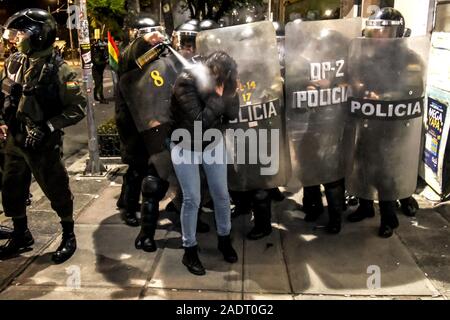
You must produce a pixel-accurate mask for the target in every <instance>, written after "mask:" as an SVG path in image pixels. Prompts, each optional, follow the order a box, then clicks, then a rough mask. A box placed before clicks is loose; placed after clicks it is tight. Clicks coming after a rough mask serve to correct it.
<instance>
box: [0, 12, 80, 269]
mask: <svg viewBox="0 0 450 320" xmlns="http://www.w3.org/2000/svg"><path fill="white" fill-rule="evenodd" d="M5 29H6V30H5V32H4V34H3V36H4V37H5V38H8V39H9V40H10V41H13V42H16V43H17V48H18V51H19V52H18V53H15V54H13V55H12V56H11V57H9V58H8V60H7V61H6V63H5V68H4V70H3V71H2V76H1V85H2V91H3V93H4V94H5V102H4V104H3V108H2V109H3V112H2V117H1V120H0V121H1V123H0V124H1V125H0V136H1V137H2V138H4V139H6V147H5V172H4V176H3V188H2V196H3V207H4V210H5V214H6V216H8V217H11V218H12V221H13V225H14V231H13V233H12V235H11V238H10V240H9V241H8V242H7V243H6V244H5V245H4V246H2V247H1V248H0V256H1V257H2V258H6V257H9V256H11V255H14V254H16V253H18V252H20V251H21V250H22V249H24V248H27V247H31V246H32V245H33V243H34V239H33V237H32V235H31V233H30V231H29V229H28V224H27V216H26V205H25V200H26V198H27V196H28V190H29V186H30V181H31V174H33V176H34V177H35V179H36V181H37V183H38V184H39V186H40V187H41V189H42V190H43V191H44V193H45V195H46V196H47V197H48V198H49V200H50V203H51V206H52V208H53V210H55V211H56V213H57V214H58V216H59V217H60V219H61V225H62V229H63V234H62V242H61V244H60V246H59V247H58V248H57V250H56V252H54V253H53V255H52V260H53V261H54V262H55V263H62V262H64V261H66V260H67V259H69V258H70V257H71V256H72V255H73V254H74V252H75V250H76V238H75V233H74V221H73V195H72V193H71V191H70V188H69V177H68V175H67V171H66V169H65V167H64V164H63V163H62V161H61V155H62V136H63V132H62V129H63V128H65V127H67V126H70V125H73V124H75V123H77V122H79V121H80V120H81V119H83V117H84V115H85V108H86V99H85V97H84V96H83V95H82V93H81V89H80V84H79V82H78V81H77V79H76V77H77V75H76V73H75V72H74V71H72V70H71V69H70V67H69V66H68V65H67V64H66V63H65V62H64V61H63V60H62V59H61V58H60V57H59V56H57V55H55V54H54V51H53V47H52V45H53V43H54V41H55V37H56V22H55V20H54V19H53V17H52V16H51V14H50V13H48V12H47V11H45V10H41V9H25V10H22V11H19V12H17V13H15V14H14V15H13V16H11V17H10V18H9V19H8V20H7V22H6V24H5Z"/></svg>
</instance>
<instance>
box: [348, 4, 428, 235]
mask: <svg viewBox="0 0 450 320" xmlns="http://www.w3.org/2000/svg"><path fill="white" fill-rule="evenodd" d="M404 35H405V19H404V17H403V16H402V14H401V13H400V12H399V11H398V10H396V9H393V8H383V9H381V10H380V11H378V12H376V13H375V14H373V15H372V16H371V17H369V19H368V21H367V22H366V28H365V30H364V37H365V38H366V39H361V41H360V43H359V44H358V43H357V44H356V45H355V46H354V47H355V48H356V49H360V50H359V51H357V52H356V54H355V56H359V55H360V52H361V55H362V57H361V61H358V62H355V63H354V65H352V66H351V68H352V70H353V71H352V74H353V78H354V79H352V81H353V82H354V86H353V95H354V97H353V98H352V99H353V100H352V102H351V105H352V107H351V110H352V112H354V113H355V117H352V118H353V123H352V130H353V131H352V136H351V139H349V140H351V149H350V154H349V158H350V163H349V166H348V170H347V174H346V181H347V183H348V188H349V190H351V193H352V194H355V195H356V196H358V197H359V199H360V200H359V202H360V205H359V207H358V209H357V210H356V211H355V212H354V213H352V214H350V215H349V216H348V220H349V221H350V222H358V221H361V220H363V219H365V218H368V217H373V216H374V215H375V212H374V207H373V200H374V199H377V198H378V200H379V201H380V202H379V204H380V214H381V223H380V228H379V232H378V234H379V236H380V237H383V238H388V237H390V236H392V234H393V230H394V229H395V228H397V227H398V225H399V221H398V219H397V216H396V199H398V198H401V199H402V200H400V202H401V207H402V210H403V212H404V213H405V214H406V215H409V216H411V215H414V213H415V211H416V210H417V208H418V205H417V202H416V201H415V200H414V199H413V198H412V197H411V194H412V193H413V192H414V190H415V187H416V181H417V180H416V179H417V170H418V162H419V149H420V133H421V115H422V113H421V112H422V109H423V93H424V84H423V77H424V67H423V64H424V63H423V61H422V59H421V57H420V56H419V55H418V54H417V53H416V52H414V51H413V50H414V49H416V48H415V47H416V46H417V47H419V46H420V45H414V44H412V45H411V46H410V48H408V46H407V45H406V44H405V43H406V42H405V40H406V39H401V38H403V37H404ZM372 38H374V40H371V39H372ZM396 38H398V39H396ZM394 39H396V40H394ZM364 40H365V41H366V44H365V43H364V42H363V41H364ZM413 40H414V39H411V41H413ZM358 45H360V47H358ZM364 45H367V47H364ZM363 52H367V53H363ZM374 100H375V101H380V102H379V104H378V105H377V106H379V108H383V106H384V105H387V104H386V103H385V101H387V102H388V103H389V105H391V106H394V107H395V106H396V105H397V104H400V105H401V104H402V103H403V102H404V101H405V100H406V101H410V102H411V101H413V102H412V103H414V105H415V109H414V111H412V112H407V116H406V117H403V118H402V117H400V116H398V114H397V113H395V112H394V113H393V114H394V116H395V117H394V116H390V117H391V118H392V119H389V120H385V119H381V118H380V119H377V120H371V119H373V117H372V118H371V117H370V116H368V115H367V112H366V113H365V114H364V115H363V116H362V114H361V113H359V112H358V103H360V102H361V103H364V102H370V101H374ZM398 101H403V102H398ZM396 102H398V103H396ZM421 108H422V109H421ZM378 114H380V115H378ZM382 114H383V113H382V112H381V113H379V112H377V116H379V117H382ZM374 117H375V116H374ZM394 120H395V121H394ZM369 146H370V149H371V150H372V151H368V152H365V151H364V150H369ZM366 148H367V149H366ZM377 149H378V150H379V151H377Z"/></svg>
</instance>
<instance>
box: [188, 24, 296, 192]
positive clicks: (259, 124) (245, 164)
mask: <svg viewBox="0 0 450 320" xmlns="http://www.w3.org/2000/svg"><path fill="white" fill-rule="evenodd" d="M218 50H222V51H225V52H226V53H228V54H229V55H230V56H231V57H233V58H234V60H235V61H236V63H237V65H238V73H239V82H240V85H239V89H238V92H237V95H238V97H239V99H237V98H236V99H234V100H233V102H232V103H230V104H228V107H227V117H228V120H229V121H228V123H227V124H226V131H225V134H226V143H227V152H228V164H229V166H228V168H229V170H228V184H229V188H230V190H233V191H247V190H255V189H269V188H274V187H277V186H282V185H285V183H286V173H287V172H286V170H287V168H289V165H288V162H287V161H288V157H287V156H286V148H285V134H284V132H285V131H284V125H283V122H284V120H283V118H284V105H283V82H282V78H281V75H280V64H279V61H278V50H277V42H276V36H275V29H274V27H273V25H272V23H271V22H270V21H264V22H256V23H250V24H244V25H238V26H232V27H226V28H221V29H215V30H208V31H204V32H201V33H199V34H198V35H197V51H198V53H200V54H202V55H208V54H210V53H212V52H214V51H218ZM238 100H239V102H238Z"/></svg>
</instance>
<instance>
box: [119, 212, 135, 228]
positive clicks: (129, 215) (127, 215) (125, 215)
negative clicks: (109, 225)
mask: <svg viewBox="0 0 450 320" xmlns="http://www.w3.org/2000/svg"><path fill="white" fill-rule="evenodd" d="M120 216H121V218H122V221H123V222H125V224H126V225H128V226H130V227H139V219H138V217H137V215H136V212H135V211H129V210H126V209H123V210H120Z"/></svg>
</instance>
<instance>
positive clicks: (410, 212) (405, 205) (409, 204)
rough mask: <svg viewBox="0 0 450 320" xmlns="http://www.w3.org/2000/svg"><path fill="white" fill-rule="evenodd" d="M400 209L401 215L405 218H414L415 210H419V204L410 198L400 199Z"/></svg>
mask: <svg viewBox="0 0 450 320" xmlns="http://www.w3.org/2000/svg"><path fill="white" fill-rule="evenodd" d="M400 207H401V209H402V212H403V214H404V215H405V216H407V217H415V216H416V213H417V210H419V204H418V203H417V200H416V199H414V198H413V197H412V196H411V197H408V198H406V199H401V200H400Z"/></svg>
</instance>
